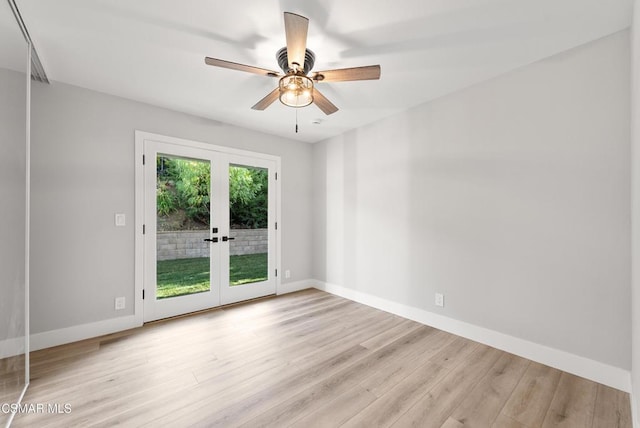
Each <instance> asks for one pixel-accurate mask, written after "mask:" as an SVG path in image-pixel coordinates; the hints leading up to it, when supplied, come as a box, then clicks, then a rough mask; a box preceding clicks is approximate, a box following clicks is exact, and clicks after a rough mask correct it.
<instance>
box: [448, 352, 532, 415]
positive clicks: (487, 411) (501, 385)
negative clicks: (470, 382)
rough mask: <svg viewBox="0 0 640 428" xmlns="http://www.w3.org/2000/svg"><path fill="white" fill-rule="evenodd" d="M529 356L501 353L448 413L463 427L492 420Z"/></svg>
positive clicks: (507, 397) (505, 400) (502, 405)
mask: <svg viewBox="0 0 640 428" xmlns="http://www.w3.org/2000/svg"><path fill="white" fill-rule="evenodd" d="M528 365H529V360H525V359H524V358H520V357H517V356H515V355H512V354H506V353H503V354H502V356H501V357H500V358H499V359H498V361H497V362H496V364H495V365H494V366H493V367H492V368H491V369H490V370H489V372H488V373H487V374H486V375H485V376H484V377H483V378H482V379H480V381H479V382H478V383H477V384H476V385H475V387H474V388H473V390H472V391H471V393H470V394H469V395H468V396H467V397H466V398H465V399H464V400H463V401H462V403H460V405H459V406H458V407H456V409H455V410H454V411H453V413H452V414H451V418H453V419H455V420H457V421H458V422H460V423H461V424H462V425H461V426H464V427H478V428H485V427H489V426H491V425H492V424H493V422H494V421H495V420H496V419H497V417H498V415H499V414H500V411H501V410H502V408H503V407H504V405H505V403H506V402H507V400H508V399H509V396H511V393H512V392H513V390H514V388H515V387H516V385H517V384H518V382H519V381H520V379H521V378H522V375H523V374H524V372H525V370H526V369H527V366H528Z"/></svg>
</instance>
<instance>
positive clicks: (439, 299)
mask: <svg viewBox="0 0 640 428" xmlns="http://www.w3.org/2000/svg"><path fill="white" fill-rule="evenodd" d="M435 304H436V306H440V307H441V308H444V294H441V293H436V300H435Z"/></svg>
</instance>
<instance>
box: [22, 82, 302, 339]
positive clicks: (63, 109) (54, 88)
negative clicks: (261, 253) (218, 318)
mask: <svg viewBox="0 0 640 428" xmlns="http://www.w3.org/2000/svg"><path fill="white" fill-rule="evenodd" d="M32 125H33V129H32V201H33V202H32V220H31V224H32V229H31V236H32V245H31V250H32V255H31V296H32V297H31V314H32V317H31V331H32V333H41V332H46V331H50V330H57V329H63V328H66V327H72V326H78V325H81V324H87V323H94V322H98V321H103V320H109V319H113V318H118V317H124V316H127V315H131V314H132V313H133V302H134V300H133V299H134V229H133V224H134V222H133V220H134V131H135V130H136V129H138V130H142V131H148V132H153V133H158V134H163V135H170V136H174V137H179V138H185V139H190V140H195V141H202V142H208V143H211V144H216V145H222V146H229V147H235V148H240V149H246V150H253V151H256V152H261V153H268V154H273V155H278V156H281V157H282V225H281V227H282V248H283V250H282V268H283V269H289V270H291V278H290V279H288V280H284V281H283V282H287V281H292V282H293V281H298V280H301V279H308V278H309V277H310V276H311V244H310V241H311V236H310V231H311V220H310V218H311V211H310V205H311V202H310V189H311V177H310V173H309V170H310V168H311V147H310V146H309V145H307V144H301V143H298V142H295V141H293V140H286V139H283V138H280V137H274V136H269V135H265V134H261V133H257V132H253V131H248V130H244V129H241V128H237V127H233V126H229V125H225V124H222V123H218V122H214V121H210V120H206V119H202V118H198V117H194V116H189V115H186V114H181V113H177V112H173V111H169V110H166V109H162V108H158V107H153V106H150V105H147V104H142V103H138V102H133V101H129V100H125V99H122V98H118V97H114V96H110V95H105V94H101V93H97V92H93V91H89V90H86V89H81V88H78V87H74V86H69V85H65V84H61V83H56V82H53V83H52V84H51V85H42V84H35V83H34V85H33V104H32ZM116 212H122V213H125V214H126V216H127V226H126V227H118V228H116V227H115V226H114V217H113V216H114V213H116ZM117 296H125V297H126V301H127V302H128V305H127V306H128V307H127V309H126V310H124V311H118V312H117V313H116V312H115V311H114V298H115V297H117Z"/></svg>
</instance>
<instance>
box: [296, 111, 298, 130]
mask: <svg viewBox="0 0 640 428" xmlns="http://www.w3.org/2000/svg"><path fill="white" fill-rule="evenodd" d="M297 133H298V109H296V134H297Z"/></svg>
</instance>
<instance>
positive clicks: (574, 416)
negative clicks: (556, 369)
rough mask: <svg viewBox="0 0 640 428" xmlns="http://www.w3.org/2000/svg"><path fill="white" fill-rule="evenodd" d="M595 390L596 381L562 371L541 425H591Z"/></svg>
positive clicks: (546, 426) (544, 427)
mask: <svg viewBox="0 0 640 428" xmlns="http://www.w3.org/2000/svg"><path fill="white" fill-rule="evenodd" d="M596 391H597V384H596V383H594V382H590V381H588V380H586V379H583V378H581V377H578V376H574V375H571V374H568V373H565V372H563V373H562V374H561V375H560V382H558V387H557V389H556V393H555V395H554V396H553V400H551V405H550V406H549V411H548V412H547V415H546V416H545V419H544V422H543V423H542V427H543V428H548V427H567V426H571V427H589V426H591V425H592V423H593V416H594V411H595V402H596Z"/></svg>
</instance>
